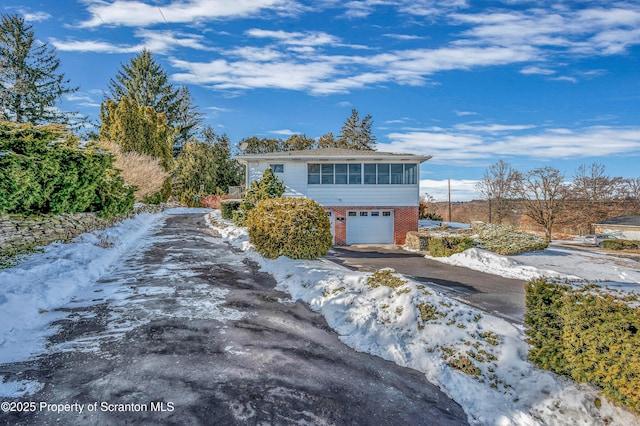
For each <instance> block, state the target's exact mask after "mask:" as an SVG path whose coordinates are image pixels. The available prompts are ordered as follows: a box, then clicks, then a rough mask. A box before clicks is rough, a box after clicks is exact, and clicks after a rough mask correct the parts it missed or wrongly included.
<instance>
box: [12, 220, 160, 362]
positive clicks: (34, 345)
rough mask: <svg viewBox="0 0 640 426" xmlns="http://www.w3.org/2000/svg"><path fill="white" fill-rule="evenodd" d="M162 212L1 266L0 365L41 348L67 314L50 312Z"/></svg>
mask: <svg viewBox="0 0 640 426" xmlns="http://www.w3.org/2000/svg"><path fill="white" fill-rule="evenodd" d="M161 217H162V214H161V213H156V214H150V213H144V214H140V215H137V216H136V217H134V218H132V219H127V220H125V221H123V222H121V223H119V224H118V225H116V226H115V227H112V228H109V229H106V230H104V231H97V232H94V233H86V234H82V235H79V236H78V237H76V238H75V239H74V240H73V241H72V242H71V243H69V244H62V243H54V244H51V245H49V246H47V247H46V248H45V249H44V252H43V253H35V254H33V255H31V256H30V257H29V258H28V259H27V260H26V261H25V262H23V263H21V264H19V265H17V266H15V267H12V268H9V269H5V270H0V363H8V362H15V361H21V360H24V359H27V358H29V357H30V356H33V355H35V354H38V353H41V352H42V351H44V349H45V347H44V345H45V342H46V339H45V337H46V336H49V335H51V334H53V333H54V332H55V329H53V328H50V326H49V324H50V323H51V322H52V321H55V320H56V319H59V318H62V317H64V316H65V313H63V312H56V311H54V310H55V309H56V308H58V307H60V306H62V305H64V304H65V303H67V302H69V301H70V300H71V299H72V298H73V295H74V293H75V292H77V290H78V289H79V288H83V287H87V286H90V285H92V284H93V283H94V282H95V281H96V280H97V279H98V278H100V277H101V276H102V275H104V274H105V273H106V272H108V271H109V269H110V267H111V266H112V265H113V264H114V263H116V262H117V261H118V259H119V258H120V256H121V255H122V253H124V252H127V251H130V250H134V249H135V247H136V246H137V245H139V244H141V238H142V237H143V236H144V235H145V234H146V233H148V232H149V231H150V230H151V229H152V227H153V226H154V225H155V224H157V223H158V221H159V220H160V218H161Z"/></svg>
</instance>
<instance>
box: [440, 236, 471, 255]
mask: <svg viewBox="0 0 640 426" xmlns="http://www.w3.org/2000/svg"><path fill="white" fill-rule="evenodd" d="M471 247H473V240H472V239H471V238H469V237H467V236H461V237H457V236H440V237H437V236H431V237H429V254H430V255H431V256H433V257H448V256H451V255H452V254H456V253H462V252H463V251H465V250H466V249H469V248H471Z"/></svg>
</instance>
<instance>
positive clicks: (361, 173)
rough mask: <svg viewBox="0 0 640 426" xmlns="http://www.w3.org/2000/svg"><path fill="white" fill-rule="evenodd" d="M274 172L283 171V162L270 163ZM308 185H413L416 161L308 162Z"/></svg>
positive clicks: (415, 180)
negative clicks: (404, 162) (391, 162)
mask: <svg viewBox="0 0 640 426" xmlns="http://www.w3.org/2000/svg"><path fill="white" fill-rule="evenodd" d="M270 167H271V169H272V170H273V171H274V173H284V164H271V165H270ZM307 183H308V184H310V185H320V184H322V185H346V184H349V185H360V184H365V185H389V184H393V185H415V184H416V183H418V165H417V164H416V163H407V164H389V163H380V164H378V163H365V164H359V163H358V164H326V163H325V164H308V165H307Z"/></svg>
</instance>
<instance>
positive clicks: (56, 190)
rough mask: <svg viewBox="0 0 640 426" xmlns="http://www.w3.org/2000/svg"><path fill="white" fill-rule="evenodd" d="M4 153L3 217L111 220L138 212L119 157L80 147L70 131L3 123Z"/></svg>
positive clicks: (0, 160) (0, 171)
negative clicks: (90, 215) (96, 215)
mask: <svg viewBox="0 0 640 426" xmlns="http://www.w3.org/2000/svg"><path fill="white" fill-rule="evenodd" d="M0 153H1V155H0V193H1V194H2V197H0V211H4V212H7V213H19V214H47V213H54V214H61V213H75V212H84V211H101V214H102V215H104V216H110V215H112V214H119V212H125V211H126V210H129V211H130V210H131V209H132V208H133V201H131V202H129V201H130V198H131V197H130V196H129V193H130V192H132V191H134V190H135V187H128V186H125V184H124V181H123V180H122V178H121V177H120V175H119V171H117V170H115V169H114V168H113V161H114V158H113V156H112V155H111V154H109V153H105V152H103V151H102V150H100V149H97V148H96V147H95V146H92V145H91V144H89V145H87V146H86V147H82V146H80V144H79V142H78V140H77V139H76V138H75V137H73V135H71V134H69V133H68V132H67V131H66V130H65V128H64V127H61V126H53V125H50V126H34V125H31V124H24V125H17V124H13V123H0ZM109 197H114V198H113V199H110V198H109ZM114 212H115V213H114Z"/></svg>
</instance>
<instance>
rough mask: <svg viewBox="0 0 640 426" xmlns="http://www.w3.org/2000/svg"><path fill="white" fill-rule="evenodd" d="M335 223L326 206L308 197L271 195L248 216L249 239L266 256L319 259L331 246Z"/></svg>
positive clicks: (273, 257)
mask: <svg viewBox="0 0 640 426" xmlns="http://www.w3.org/2000/svg"><path fill="white" fill-rule="evenodd" d="M330 227H331V224H330V222H329V217H328V216H327V213H326V212H325V211H324V209H323V208H322V207H321V206H320V205H319V204H318V203H316V202H315V201H313V200H308V199H306V198H292V197H280V198H268V199H266V200H263V201H261V202H259V203H258V205H257V206H256V207H255V208H254V209H251V211H249V213H248V217H247V229H248V231H249V241H250V242H251V243H252V244H253V245H254V246H255V247H256V250H257V251H258V252H259V253H260V254H261V255H263V256H264V257H267V258H270V259H275V258H277V257H279V256H287V257H290V258H291V259H315V258H317V257H322V256H325V255H326V254H327V252H328V251H329V248H331V243H332V237H331V230H330Z"/></svg>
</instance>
